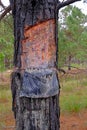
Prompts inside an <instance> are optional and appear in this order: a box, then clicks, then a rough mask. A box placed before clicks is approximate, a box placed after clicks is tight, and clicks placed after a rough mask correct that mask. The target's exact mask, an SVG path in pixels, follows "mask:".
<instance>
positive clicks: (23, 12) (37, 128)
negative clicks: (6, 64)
mask: <svg viewBox="0 0 87 130" xmlns="http://www.w3.org/2000/svg"><path fill="white" fill-rule="evenodd" d="M57 6H58V0H16V1H14V0H13V1H12V0H11V8H12V12H13V18H14V37H15V43H14V48H15V51H14V65H15V72H13V74H12V85H11V89H12V96H13V111H14V115H15V119H16V130H59V127H60V126H59V81H58V76H57V71H56V64H57V49H58V46H57V40H58V38H57V35H58V34H57V8H56V7H57Z"/></svg>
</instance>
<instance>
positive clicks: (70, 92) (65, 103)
mask: <svg viewBox="0 0 87 130" xmlns="http://www.w3.org/2000/svg"><path fill="white" fill-rule="evenodd" d="M86 77H87V75H86V74H80V75H78V77H77V75H76V77H72V76H69V77H66V76H65V77H64V78H63V79H61V80H60V83H61V93H60V107H61V112H63V113H65V112H79V111H81V110H83V109H87V78H86Z"/></svg>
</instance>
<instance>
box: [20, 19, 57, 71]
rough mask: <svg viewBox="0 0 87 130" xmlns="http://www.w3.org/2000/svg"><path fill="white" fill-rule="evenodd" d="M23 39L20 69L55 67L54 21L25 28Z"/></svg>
mask: <svg viewBox="0 0 87 130" xmlns="http://www.w3.org/2000/svg"><path fill="white" fill-rule="evenodd" d="M24 37H25V39H24V40H22V56H21V61H22V62H21V66H22V69H25V68H39V69H40V68H48V67H54V66H55V63H56V43H55V21H54V20H48V21H45V22H42V23H40V24H38V25H35V26H33V27H31V28H29V27H26V28H25V30H24ZM37 61H38V62H37ZM25 64H26V65H25Z"/></svg>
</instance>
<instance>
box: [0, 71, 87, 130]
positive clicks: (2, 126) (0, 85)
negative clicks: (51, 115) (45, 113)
mask: <svg viewBox="0 0 87 130" xmlns="http://www.w3.org/2000/svg"><path fill="white" fill-rule="evenodd" d="M10 73H11V71H7V72H5V73H3V74H0V77H1V78H0V130H15V120H14V116H13V113H12V110H11V100H12V99H11V92H10V87H8V86H10V82H9V79H10ZM71 73H75V75H74V76H71V77H70V75H69V77H67V76H66V80H65V78H64V79H62V83H61V94H60V108H61V113H60V130H87V104H86V102H87V101H86V100H87V98H86V97H87V96H86V95H87V75H85V76H83V75H84V74H83V75H82V73H81V74H80V75H81V77H80V75H79V76H77V73H78V72H77V73H76V71H75V70H73V71H71V72H69V74H71ZM82 77H83V80H78V79H81V78H82ZM67 79H68V80H67ZM63 80H64V81H63ZM71 80H72V82H73V84H72V86H73V85H74V86H75V85H76V86H75V87H74V89H73V87H72V86H71ZM66 81H67V83H66V84H65V82H66ZM60 82H61V81H60ZM64 85H65V86H64ZM82 85H83V86H84V89H85V90H84V89H83V87H82ZM66 86H71V87H66ZM78 90H80V92H79V91H78ZM71 94H73V95H74V97H75V99H76V100H75V99H74V97H73V98H71V97H70V95H71ZM67 95H68V97H67ZM78 96H79V97H78ZM63 97H64V98H63ZM65 98H66V99H65ZM70 98H71V100H73V102H72V104H68V102H71V100H70ZM85 98H86V100H84V99H85ZM68 99H69V101H67V102H66V100H68ZM79 100H80V104H79ZM75 103H76V104H75ZM69 105H70V106H71V107H70V106H69ZM75 105H77V107H76V106H75ZM67 106H68V107H67Z"/></svg>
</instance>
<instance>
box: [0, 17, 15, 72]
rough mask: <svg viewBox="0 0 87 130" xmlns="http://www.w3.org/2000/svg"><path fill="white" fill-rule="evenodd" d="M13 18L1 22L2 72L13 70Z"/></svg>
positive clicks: (0, 60) (0, 62)
mask: <svg viewBox="0 0 87 130" xmlns="http://www.w3.org/2000/svg"><path fill="white" fill-rule="evenodd" d="M13 40H14V39H13V23H12V16H7V17H6V18H4V19H3V20H2V21H0V71H3V70H6V69H9V68H11V66H12V59H13Z"/></svg>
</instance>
